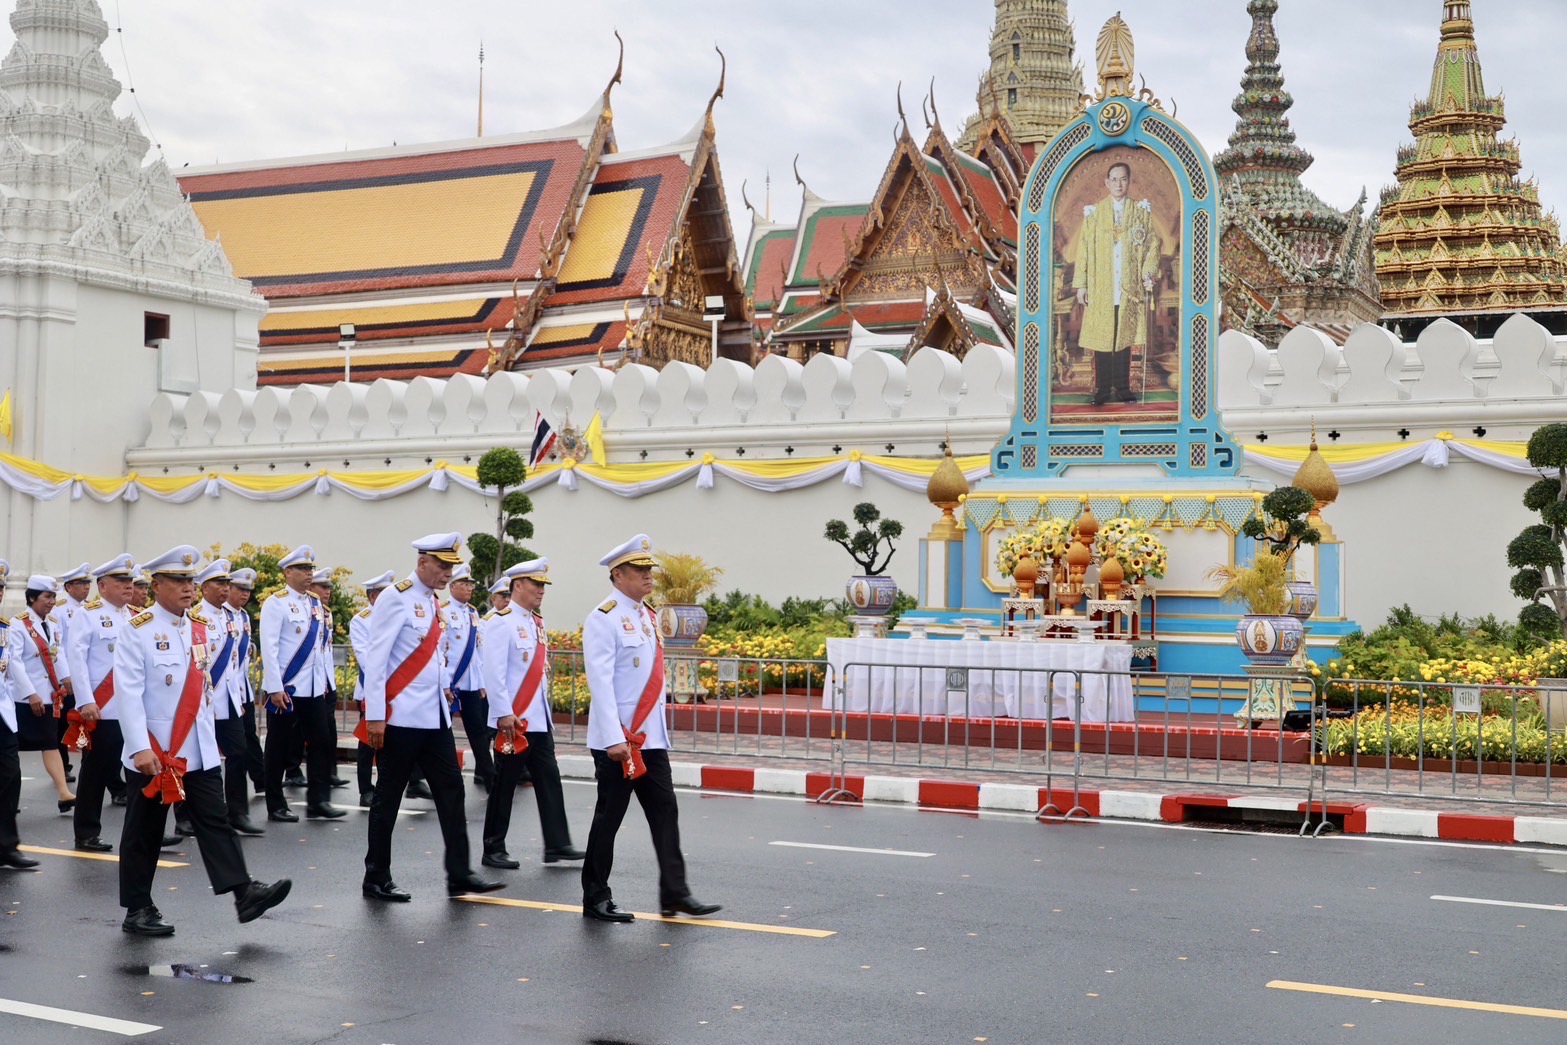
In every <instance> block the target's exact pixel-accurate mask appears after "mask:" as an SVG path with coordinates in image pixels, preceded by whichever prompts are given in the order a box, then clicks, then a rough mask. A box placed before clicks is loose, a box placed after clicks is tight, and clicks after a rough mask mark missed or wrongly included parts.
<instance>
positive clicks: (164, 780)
mask: <svg viewBox="0 0 1567 1045" xmlns="http://www.w3.org/2000/svg"><path fill="white" fill-rule="evenodd" d="M206 641H207V626H206V625H205V624H202V623H201V622H200V621H196V620H192V621H191V622H190V667H189V668H187V669H186V671H185V688H184V690H182V691H181V692H180V702H179V705H178V706H177V707H175V709H174V728H173V729H172V730H170V731H169V750H170V751H174V752H176V753H177V752H178V751H179V750H180V749H181V748H183V747H184V746H185V741H186V739H187V738H188V737H189V736H190V731H191V729H192V728H194V727H195V725H196V714H197V712H198V711H200V710H201V698H202V695H203V694H204V693H205V692H206V689H207V673H206V671H204V670H203V669H202V667H201V665H200V664H198V663H197V662H196V647H197V646H199V645H204V644H205V643H206ZM147 742H148V744H150V745H151V746H152V753H153V754H154V755H157V756H158V762H159V764H160V765H161V766H162V767H163V768H162V769H161V770H160V771H159V773H158V775H157V776H155V777H153V778H152V781H151V783H149V784H148V785H147V786H146V787H144V788H142V791H141V793H142V794H144V795H146V796H147V797H148V798H156V799H157V800H158V801H160V802H162V803H163V804H164V805H166V806H167V805H173V804H174V803H175V802H183V801H185V765H186V763H185V760H184V759H183V758H180V757H179V756H178V754H175V755H174V756H170V755H169V754H168V752H166V751H164V750H163V745H161V744H159V743H158V738H157V737H155V736H153V735H152V731H151V730H148V731H147Z"/></svg>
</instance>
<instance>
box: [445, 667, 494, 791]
mask: <svg viewBox="0 0 1567 1045" xmlns="http://www.w3.org/2000/svg"><path fill="white" fill-rule="evenodd" d="M453 692H454V693H456V694H457V702H458V703H459V704H460V705H461V710H462V731H463V735H464V736H466V737H467V738H468V747H469V748H471V749H472V750H473V779H474V780H475V781H477V782H493V781H494V780H495V756H494V754H493V753H492V752H491V750H490V745H491V744H492V743H494V742H495V734H494V733H492V732H490V702H489V700H487V699H486V698H484V697H482V696H480V695H479V691H478V690H476V689H459V690H453Z"/></svg>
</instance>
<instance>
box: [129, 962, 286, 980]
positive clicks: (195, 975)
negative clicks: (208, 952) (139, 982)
mask: <svg viewBox="0 0 1567 1045" xmlns="http://www.w3.org/2000/svg"><path fill="white" fill-rule="evenodd" d="M121 971H122V972H124V973H126V974H128V975H131V976H164V977H167V978H169V979H171V980H196V981H199V982H201V983H254V982H256V981H254V980H252V979H251V978H250V977H249V976H235V975H234V974H233V973H227V972H218V971H217V970H215V969H211V968H209V967H207V966H206V965H205V964H203V965H190V964H184V963H179V962H176V963H174V964H173V965H124V966H121Z"/></svg>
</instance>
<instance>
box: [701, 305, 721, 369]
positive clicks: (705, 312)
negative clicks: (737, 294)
mask: <svg viewBox="0 0 1567 1045" xmlns="http://www.w3.org/2000/svg"><path fill="white" fill-rule="evenodd" d="M702 318H703V319H704V320H706V321H707V322H709V323H711V324H712V325H713V359H712V362H710V363H709V364H708V365H709V366H711V365H712V364H713V363H716V362H718V324H720V323H722V322H723V321H724V297H723V295H722V294H709V295H707V296H706V297H705V298H703V300H702Z"/></svg>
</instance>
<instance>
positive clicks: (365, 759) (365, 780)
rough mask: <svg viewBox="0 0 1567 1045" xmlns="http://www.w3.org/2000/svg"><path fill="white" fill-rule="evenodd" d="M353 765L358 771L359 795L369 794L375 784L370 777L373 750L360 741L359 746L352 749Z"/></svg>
mask: <svg viewBox="0 0 1567 1045" xmlns="http://www.w3.org/2000/svg"><path fill="white" fill-rule="evenodd" d="M354 765H355V768H357V769H358V770H359V793H360V794H361V795H368V794H370V793H371V792H373V791H374V790H375V782H374V779H373V777H372V776H371V770H372V768H373V767H374V766H375V748H373V747H371V746H370V745H369V744H366V743H365V742H364V741H362V740H361V741H360V742H359V746H358V747H357V748H355V749H354Z"/></svg>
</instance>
